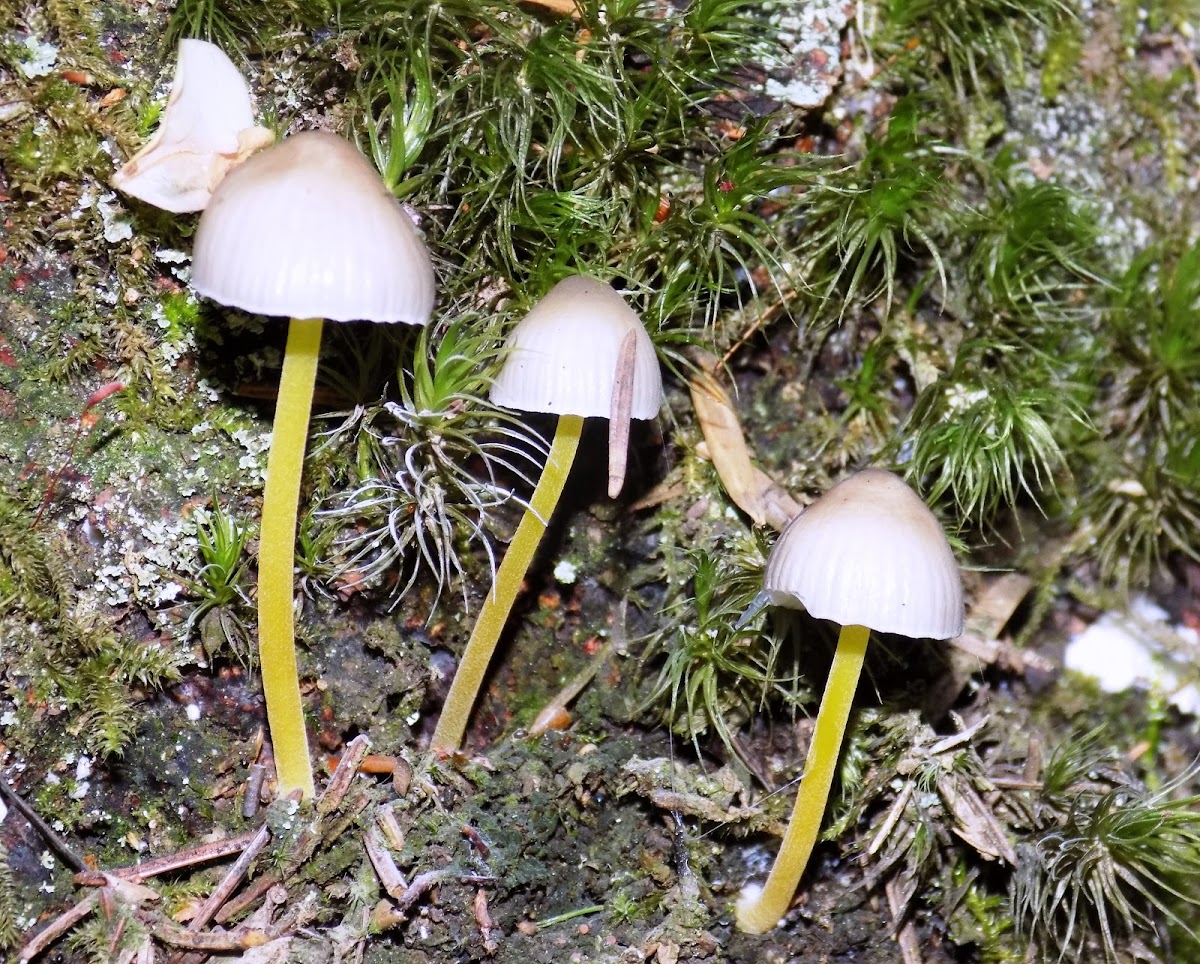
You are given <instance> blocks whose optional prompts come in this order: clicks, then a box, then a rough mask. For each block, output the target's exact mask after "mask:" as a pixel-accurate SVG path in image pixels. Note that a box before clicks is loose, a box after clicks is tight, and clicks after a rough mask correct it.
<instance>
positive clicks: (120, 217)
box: [96, 192, 133, 244]
mask: <svg viewBox="0 0 1200 964" xmlns="http://www.w3.org/2000/svg"><path fill="white" fill-rule="evenodd" d="M96 210H97V211H99V212H100V218H101V220H102V221H103V222H104V240H105V241H107V242H108V243H109V244H116V243H117V242H119V241H128V240H129V239H130V238H132V237H133V224H132V223H131V222H130V220H129V218H128V217H127V216H126V215H127V213H128V212H126V210H125V207H124V205H122V204H121V203H120V202H119V201H118V200H117V195H116V194H115V193H113V192H110V193H108V194H102V195H101V196H100V197H98V198H97V199H96Z"/></svg>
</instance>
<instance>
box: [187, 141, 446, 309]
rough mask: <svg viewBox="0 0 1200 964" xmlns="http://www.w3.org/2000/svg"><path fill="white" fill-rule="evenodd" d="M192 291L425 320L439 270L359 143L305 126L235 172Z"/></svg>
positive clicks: (219, 195)
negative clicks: (434, 273) (309, 129)
mask: <svg viewBox="0 0 1200 964" xmlns="http://www.w3.org/2000/svg"><path fill="white" fill-rule="evenodd" d="M192 287H193V288H195V289H196V291H198V292H199V293H200V294H202V295H204V296H205V297H207V298H212V299H213V300H214V301H219V302H220V303H221V304H224V305H233V306H235V307H237V308H242V309H244V310H246V311H252V312H255V313H257V314H262V315H286V316H288V317H291V318H324V319H326V320H327V321H352V320H354V319H360V318H361V319H364V320H368V321H389V322H407V323H408V324H411V325H423V324H425V322H426V321H428V320H429V315H430V312H431V311H432V310H433V297H434V281H433V266H432V265H431V264H430V261H429V252H428V251H427V250H426V248H425V243H424V242H423V241H422V240H421V236H420V234H418V232H417V229H416V228H415V227H414V226H413V223H412V221H411V220H410V219H409V217H408V215H407V214H405V213H404V210H403V209H402V208H401V207H400V205H399V204H398V203H397V202H396V199H395V198H394V197H393V196H392V194H391V192H389V191H388V189H387V188H386V187H385V186H384V184H383V181H381V180H380V178H379V175H378V174H377V173H376V172H375V169H374V168H373V167H372V166H371V164H370V163H369V162H368V161H367V159H366V158H365V157H363V156H362V154H360V153H359V152H358V150H357V149H356V148H355V147H354V146H353V145H351V144H350V143H348V142H347V141H345V140H343V139H342V138H340V137H337V136H336V135H334V134H328V133H324V132H320V131H309V132H306V133H303V134H296V135H295V136H294V137H289V138H287V139H285V140H283V141H281V142H280V143H279V144H277V145H275V146H274V147H271V148H269V149H267V150H265V151H263V152H262V153H261V154H256V155H255V156H254V157H252V158H251V159H250V160H248V161H247V162H246V163H245V164H243V165H242V166H241V167H238V168H236V169H235V170H234V171H232V172H231V173H230V174H229V176H228V177H226V178H225V180H223V181H222V182H221V184H220V185H219V186H218V187H217V189H216V191H215V192H213V197H212V200H211V201H210V202H209V205H208V207H207V208H205V210H204V214H203V216H202V217H201V218H200V227H199V229H198V230H197V232H196V243H195V246H194V249H193V252H192Z"/></svg>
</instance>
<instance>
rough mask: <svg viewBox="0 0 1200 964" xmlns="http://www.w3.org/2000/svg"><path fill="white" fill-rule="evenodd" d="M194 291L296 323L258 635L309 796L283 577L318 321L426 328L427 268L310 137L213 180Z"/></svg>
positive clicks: (321, 136) (355, 165) (366, 168)
mask: <svg viewBox="0 0 1200 964" xmlns="http://www.w3.org/2000/svg"><path fill="white" fill-rule="evenodd" d="M192 286H193V287H194V288H195V289H196V291H197V292H199V293H200V294H202V295H204V296H205V297H208V298H212V299H213V300H214V301H218V302H220V303H221V304H224V305H233V306H235V307H238V308H241V309H243V310H245V311H253V312H256V313H258V314H264V315H282V316H287V317H290V318H291V322H290V325H289V327H288V338H287V348H286V350H285V353H284V359H283V371H282V373H281V375H280V382H279V397H278V401H277V402H276V408H275V422H274V426H273V430H272V437H271V451H270V453H269V455H268V457H267V483H266V488H265V490H264V492H263V515H262V531H261V536H260V540H259V555H258V632H259V654H260V660H261V663H262V678H263V692H264V695H265V697H266V702H267V722H268V725H269V727H270V731H271V739H272V743H273V745H274V750H275V764H276V770H277V772H278V778H279V787H280V793H281V794H287V793H289V792H291V791H292V790H295V789H299V790H301V791H302V793H303V795H304V796H305V797H310V796H312V793H313V777H312V764H311V761H310V760H309V756H308V739H307V735H306V734H305V731H304V717H303V713H302V712H301V707H300V687H299V680H298V676H297V672H296V652H295V638H294V626H293V615H292V600H293V587H292V569H293V563H294V559H295V542H296V511H297V503H298V501H299V493H300V475H301V470H302V468H303V464H304V446H305V442H306V440H307V434H308V417H309V413H310V411H311V408H312V392H313V384H314V382H315V379H316V370H317V356H318V354H319V352H320V346H321V328H322V319H329V320H331V321H351V320H354V319H363V320H366V321H375V322H403V323H405V324H411V325H422V324H425V322H427V321H428V320H429V315H430V312H431V311H432V310H433V298H434V279H433V267H432V265H431V264H430V261H429V252H428V251H427V250H426V249H425V244H424V242H423V241H422V240H421V236H420V235H419V234H418V233H417V230H416V228H415V227H413V224H412V221H411V220H410V219H409V217H408V215H407V214H405V213H404V211H403V209H402V208H401V207H400V205H399V204H398V203H397V202H396V199H395V198H394V197H393V196H392V194H391V193H390V192H389V191H388V190H387V188H386V187H384V185H383V182H382V181H381V180H380V178H379V175H378V174H377V173H376V172H375V169H374V168H373V167H372V166H371V165H370V163H369V162H368V161H367V160H366V158H364V157H363V156H362V154H360V153H359V152H358V151H357V150H356V149H355V148H354V147H353V146H351V145H350V144H349V143H347V142H346V141H345V140H343V139H342V138H340V137H337V136H335V135H333V134H328V133H322V132H315V131H314V132H308V133H303V134H297V135H295V136H294V137H290V138H287V139H286V140H284V141H282V142H280V143H279V144H278V145H276V146H275V147H272V148H270V149H269V150H266V151H263V152H262V153H261V154H257V155H255V156H254V157H253V158H251V159H250V160H249V161H247V162H246V163H245V164H243V165H242V166H241V167H239V168H237V169H236V170H234V171H233V172H232V173H231V174H230V175H229V176H228V177H226V178H225V180H223V181H222V182H221V184H220V185H219V186H218V188H217V190H216V191H215V192H214V193H213V197H212V201H211V202H210V203H209V205H208V207H207V208H206V209H205V211H204V215H203V216H202V217H201V219H200V226H199V228H198V230H197V232H196V243H195V248H194V250H193V253H192Z"/></svg>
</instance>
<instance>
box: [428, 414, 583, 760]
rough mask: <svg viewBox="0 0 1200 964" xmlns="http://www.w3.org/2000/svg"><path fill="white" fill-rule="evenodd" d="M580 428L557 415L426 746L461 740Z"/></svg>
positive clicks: (447, 746)
mask: <svg viewBox="0 0 1200 964" xmlns="http://www.w3.org/2000/svg"><path fill="white" fill-rule="evenodd" d="M582 431H583V419H582V418H581V417H579V416H578V415H560V416H559V418H558V427H557V429H556V430H555V432H554V442H553V444H552V445H551V446H550V454H549V456H548V457H547V458H546V466H545V468H543V469H542V477H541V478H540V479H538V484H537V488H535V489H534V490H533V498H531V499H530V500H529V508H528V509H526V510H525V515H524V516H522V517H521V524H520V525H519V526H517V532H516V535H514V536H513V538H512V542H510V543H509V545H508V551H507V552H505V554H504V559H503V561H502V562H501V563H500V568H499V569H498V570H496V582H495V584H494V585H493V586H492V591H491V592H490V593H488V595H487V598H486V599H485V600H484V601H483V608H482V609H480V610H479V619H478V620H477V621H476V623H475V629H474V631H473V632H472V633H471V638H470V640H468V642H467V648H466V650H465V651H464V652H463V655H462V661H461V662H460V663H459V664H458V672H457V673H455V674H454V682H453V683H452V684H451V685H450V692H449V694H447V696H446V702H445V705H444V706H443V707H442V715H441V716H440V717H439V718H438V724H437V729H436V730H434V732H433V741H432V743H431V744H430V748H431V749H433V750H455V749H457V748H458V746H459V744H461V743H462V739H463V735H464V734H465V733H466V732H467V720H468V718H469V717H470V715H471V708H472V707H473V706H474V705H475V698H476V697H477V696H478V695H479V688H480V686H481V685H482V683H483V677H484V674H486V673H487V668H488V663H490V662H491V660H492V653H493V652H495V650H496V642H497V640H499V638H500V633H501V632H502V631H503V630H504V624H505V623H506V622H508V614H509V612H510V611H511V610H512V605H513V601H514V600H515V599H516V598H517V593H518V592H519V591H520V588H521V582H522V580H523V579H524V578H525V572H526V570H528V569H529V563H530V562H531V561H532V560H533V554H534V553H535V552H537V547H538V543H540V542H541V541H542V535H543V533H545V531H546V523H548V522H549V521H550V516H551V515H553V514H554V507H555V506H556V505H557V504H558V497H559V496H560V495H561V494H562V490H563V486H564V485H565V484H566V482H567V476H568V475H569V474H570V472H571V463H572V462H573V461H574V460H575V450H576V449H577V448H578V447H579V436H580V434H581V433H582Z"/></svg>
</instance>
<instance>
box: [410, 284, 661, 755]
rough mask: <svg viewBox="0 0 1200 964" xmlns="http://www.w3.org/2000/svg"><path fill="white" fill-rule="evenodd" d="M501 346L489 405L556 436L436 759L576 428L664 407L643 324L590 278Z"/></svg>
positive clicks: (533, 314) (519, 576) (458, 684)
mask: <svg viewBox="0 0 1200 964" xmlns="http://www.w3.org/2000/svg"><path fill="white" fill-rule="evenodd" d="M508 346H509V352H508V356H507V358H506V360H505V363H504V367H503V368H502V369H501V371H500V374H499V375H497V376H496V380H495V382H494V383H493V385H492V390H491V399H492V401H493V402H495V403H496V404H497V405H503V406H504V407H506V408H514V409H519V410H521V411H525V412H545V413H548V414H554V415H557V416H558V426H557V428H556V429H555V433H554V441H553V443H552V444H551V446H550V454H549V455H548V456H547V458H546V465H545V467H544V468H543V469H542V475H541V478H540V479H538V484H537V487H536V488H535V489H534V492H533V496H532V498H531V499H530V500H529V508H528V509H527V510H526V511H525V515H524V516H523V517H522V518H521V523H520V525H519V526H518V527H517V531H516V534H515V535H514V536H513V539H512V542H511V543H509V546H508V551H507V552H506V553H505V554H504V559H503V561H502V562H501V563H500V568H499V569H498V570H497V571H496V581H495V584H494V585H493V587H492V591H491V592H490V593H488V595H487V598H486V599H484V602H483V607H482V608H481V609H480V611H479V619H478V620H477V621H476V623H475V629H474V631H473V632H472V633H471V638H470V640H469V641H468V642H467V648H466V650H465V651H464V652H463V656H462V661H461V662H460V663H459V667H458V672H457V673H456V674H455V676H454V682H453V683H452V684H451V686H450V692H449V693H448V694H447V696H446V701H445V704H444V705H443V707H442V715H441V717H440V718H439V719H438V724H437V729H436V730H435V731H434V734H433V740H432V748H433V749H434V750H452V749H455V748H457V747H458V745H459V744H460V743H461V742H462V738H463V734H464V733H465V732H466V729H467V719H468V717H469V716H470V714H471V708H472V706H474V704H475V697H476V695H477V694H478V693H479V688H480V685H481V684H482V682H483V677H484V674H485V673H486V672H487V667H488V663H489V662H490V661H491V658H492V653H493V652H494V651H495V648H496V641H497V640H498V639H499V638H500V633H501V631H502V630H503V629H504V624H505V622H506V621H507V620H508V614H509V611H510V610H511V609H512V604H513V602H514V600H515V599H516V597H517V592H518V590H519V589H520V587H521V581H522V580H523V579H524V577H525V572H526V570H527V569H528V568H529V563H530V561H531V560H532V559H533V554H534V553H535V552H536V551H537V547H538V543H539V542H541V539H542V535H543V533H544V532H545V531H546V524H547V523H548V522H549V520H550V517H551V515H553V514H554V507H555V505H557V504H558V499H559V496H560V495H561V494H562V490H563V486H564V485H565V484H566V481H567V476H568V475H569V474H570V471H571V463H572V462H573V461H574V459H575V452H576V449H577V448H578V446H579V437H580V435H581V433H582V432H583V420H584V419H585V418H593V417H599V418H608V417H609V416H610V415H611V414H612V413H613V411H614V409H615V410H616V411H618V413H620V412H625V413H627V415H626V418H629V417H632V418H638V419H651V418H654V417H655V416H656V415H657V414H658V410H659V408H660V407H661V405H662V400H663V391H662V375H661V374H660V372H659V369H658V358H657V356H656V355H655V353H654V345H653V344H652V343H651V341H650V336H649V335H647V334H646V329H645V327H644V326H643V325H642V320H641V319H640V318H639V317H638V316H637V313H636V312H634V311H633V309H632V308H630V307H629V305H627V304H626V303H625V299H624V298H622V297H621V296H620V295H619V294H617V292H616V291H614V290H613V289H612V288H611V287H610V286H609V285H606V284H604V282H602V281H597V280H596V279H595V278H587V277H583V276H574V277H570V278H565V279H564V280H562V281H560V282H559V283H558V284H557V285H555V286H554V287H553V288H552V289H551V290H550V292H549V293H548V294H547V295H546V296H545V297H544V298H543V299H542V300H541V301H539V302H538V303H537V304H536V305H535V306H534V307H533V309H532V310H531V311H530V312H529V314H527V315H526V316H525V317H524V318H523V319H521V321H520V322H519V323H518V324H517V326H516V327H515V328H514V329H513V331H512V333H511V334H510V335H509V339H508ZM618 421H619V419H618ZM626 437H627V436H626ZM610 458H611V453H610ZM621 465H623V460H622V461H621ZM623 471H624V470H623V468H622V469H621V474H622V475H623ZM613 474H614V472H613V468H612V465H611V461H610V476H611V475H613ZM610 483H611V478H610ZM618 490H619V486H618ZM610 491H611V485H610Z"/></svg>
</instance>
